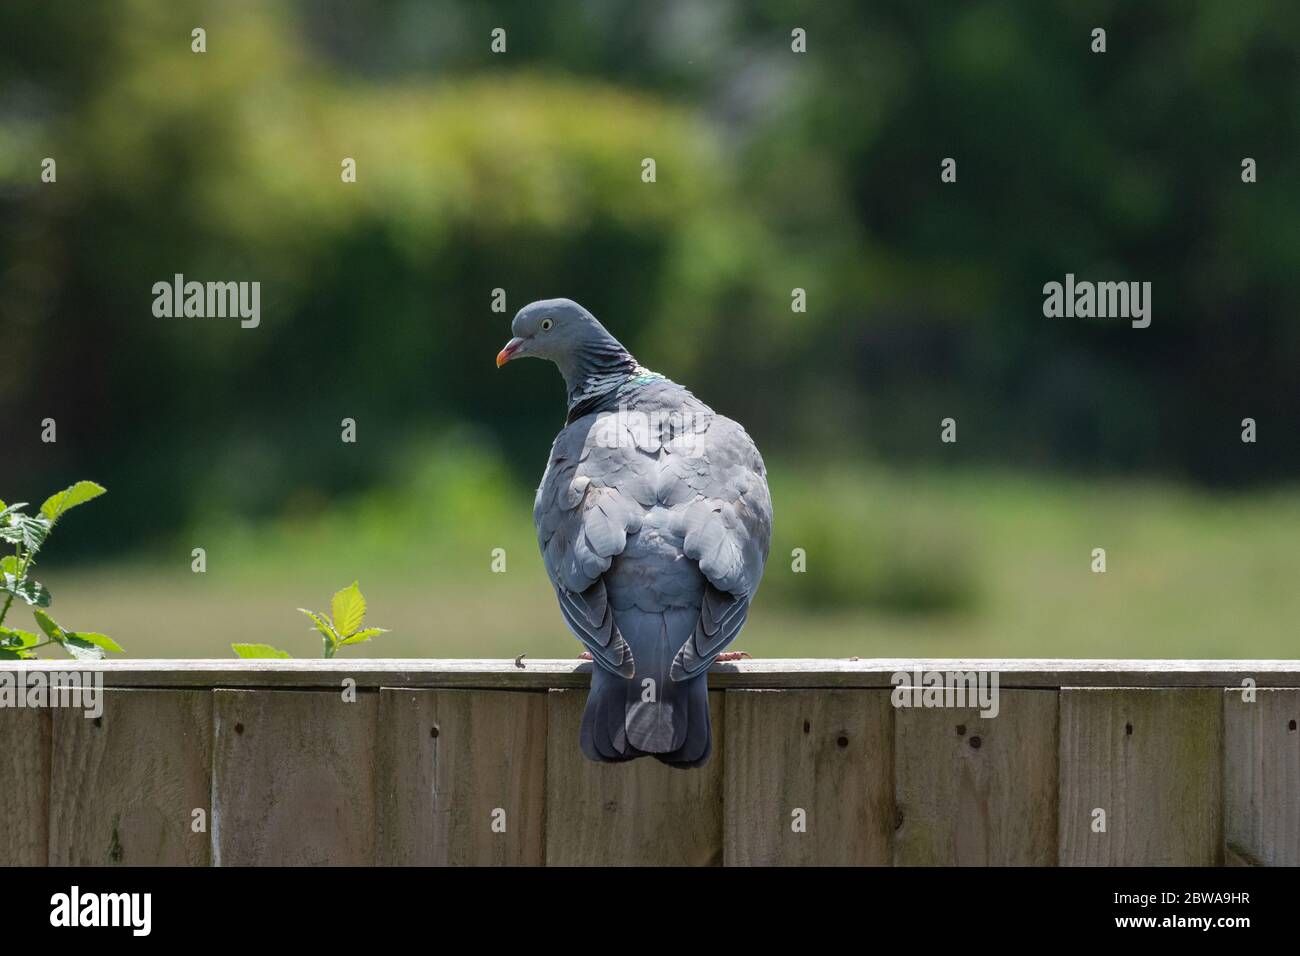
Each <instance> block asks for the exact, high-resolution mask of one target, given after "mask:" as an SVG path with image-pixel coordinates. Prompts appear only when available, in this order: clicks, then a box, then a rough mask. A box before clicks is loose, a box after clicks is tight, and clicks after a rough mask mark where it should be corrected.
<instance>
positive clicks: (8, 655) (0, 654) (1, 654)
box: [0, 647, 36, 661]
mask: <svg viewBox="0 0 1300 956" xmlns="http://www.w3.org/2000/svg"><path fill="white" fill-rule="evenodd" d="M35 659H36V655H35V654H33V653H32V652H31V651H24V650H17V651H12V650H10V649H9V648H7V647H0V661H30V660H35Z"/></svg>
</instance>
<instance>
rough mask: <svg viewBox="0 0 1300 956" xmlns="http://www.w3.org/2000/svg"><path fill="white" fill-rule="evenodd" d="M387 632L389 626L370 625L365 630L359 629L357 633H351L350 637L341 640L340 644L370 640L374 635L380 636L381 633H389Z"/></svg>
mask: <svg viewBox="0 0 1300 956" xmlns="http://www.w3.org/2000/svg"><path fill="white" fill-rule="evenodd" d="M387 633H388V628H386V627H368V628H366V629H365V630H364V631H357V632H356V633H355V634H353V635H351V636H350V637H345V638H343V640H341V641H339V644H340V645H343V644H361V643H363V642H365V641H368V640H370V639H371V638H372V637H378V636H379V635H380V634H387Z"/></svg>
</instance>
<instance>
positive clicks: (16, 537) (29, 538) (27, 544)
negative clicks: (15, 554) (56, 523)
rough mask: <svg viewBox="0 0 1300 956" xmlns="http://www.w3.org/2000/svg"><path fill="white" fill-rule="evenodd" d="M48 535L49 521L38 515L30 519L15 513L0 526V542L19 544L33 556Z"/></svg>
mask: <svg viewBox="0 0 1300 956" xmlns="http://www.w3.org/2000/svg"><path fill="white" fill-rule="evenodd" d="M49 533H50V522H49V519H47V518H44V517H42V516H40V515H37V516H36V517H35V518H32V517H28V516H27V515H25V514H22V513H21V512H15V513H14V514H11V515H10V516H9V517H8V518H6V519H5V523H4V524H0V541H7V542H9V543H10V544H21V545H22V546H23V547H24V548H26V549H27V550H28V551H30V552H32V553H33V554H35V553H36V552H37V551H39V550H41V545H43V544H44V543H45V539H46V537H47V536H48V535H49Z"/></svg>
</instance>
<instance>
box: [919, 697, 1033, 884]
mask: <svg viewBox="0 0 1300 956" xmlns="http://www.w3.org/2000/svg"><path fill="white" fill-rule="evenodd" d="M894 726H895V736H894V753H895V775H896V782H895V797H896V803H897V808H898V820H899V826H898V829H897V830H896V832H895V833H894V863H895V865H899V866H1054V865H1056V858H1057V845H1056V840H1057V819H1056V793H1057V765H1056V754H1057V746H1058V732H1057V694H1056V692H1054V691H1050V690H1004V691H1000V693H999V708H998V712H997V715H996V716H992V717H981V716H980V712H979V710H978V709H975V708H939V707H930V708H921V707H905V708H899V709H898V710H897V711H896V712H895V715H894Z"/></svg>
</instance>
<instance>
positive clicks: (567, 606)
mask: <svg viewBox="0 0 1300 956" xmlns="http://www.w3.org/2000/svg"><path fill="white" fill-rule="evenodd" d="M601 417H602V416H596V415H589V416H587V417H585V418H582V419H579V420H578V421H576V422H574V423H573V424H571V425H569V426H568V427H566V428H565V429H564V430H563V431H562V432H560V434H559V435H558V436H557V437H556V439H555V444H554V445H553V446H552V448H551V457H550V461H549V463H548V464H547V466H546V473H545V475H543V476H542V483H541V486H540V487H539V488H538V489H537V500H536V502H535V504H534V506H533V521H534V523H535V524H536V526H537V542H538V544H539V545H540V547H541V549H542V562H543V564H544V565H545V566H546V573H547V575H548V576H549V577H550V579H551V583H552V584H553V585H554V586H555V592H556V595H557V597H558V598H559V602H560V610H561V612H562V613H563V614H564V619H565V621H566V623H567V624H568V625H569V629H570V630H571V631H573V633H574V635H575V636H576V637H577V638H578V640H580V641H582V643H583V644H584V645H586V647H587V649H588V650H590V651H591V655H592V658H593V659H594V660H595V661H596V662H597V663H598V664H600V665H601V666H603V667H605V668H607V669H608V670H610V671H613V672H614V673H616V674H619V675H621V676H623V677H631V676H632V675H633V673H634V667H633V661H632V651H631V648H629V647H628V645H627V642H626V641H625V640H624V639H623V635H622V634H620V633H619V630H618V626H617V624H616V623H615V621H614V609H613V608H612V607H611V606H610V603H609V600H608V595H607V594H606V590H605V582H604V581H603V580H602V575H603V574H604V573H605V572H606V571H607V570H609V566H610V563H611V561H612V560H613V558H614V557H615V556H616V555H618V554H621V553H622V551H623V548H624V547H625V546H626V544H627V536H628V535H629V534H634V533H636V531H638V530H639V529H640V527H641V522H642V519H643V517H644V515H645V511H646V508H647V507H649V506H650V505H651V504H653V487H652V481H651V475H652V472H653V467H652V464H651V462H650V461H649V460H648V459H647V458H646V457H645V456H644V455H642V454H641V453H640V452H638V451H637V449H636V448H635V447H629V445H628V443H627V442H625V441H619V440H617V438H618V436H615V435H613V434H612V433H609V432H608V431H607V430H606V431H602V430H601V428H600V427H599V425H598V421H599V418H601ZM603 417H612V416H603Z"/></svg>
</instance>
